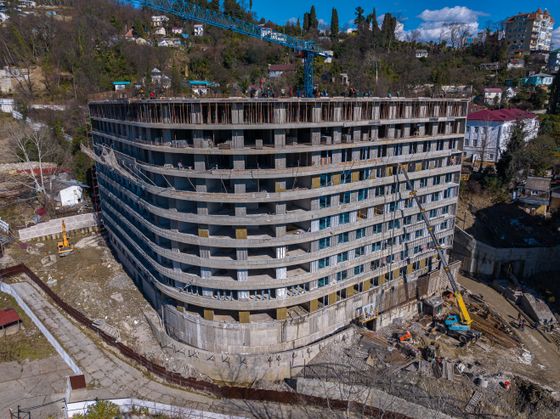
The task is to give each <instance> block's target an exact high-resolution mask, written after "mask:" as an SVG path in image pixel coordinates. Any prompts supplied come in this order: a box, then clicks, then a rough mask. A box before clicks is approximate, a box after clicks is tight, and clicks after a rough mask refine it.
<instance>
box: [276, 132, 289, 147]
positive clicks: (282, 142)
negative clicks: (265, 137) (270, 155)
mask: <svg viewBox="0 0 560 419" xmlns="http://www.w3.org/2000/svg"><path fill="white" fill-rule="evenodd" d="M284 146H286V130H284V129H275V130H274V147H276V148H282V147H284Z"/></svg>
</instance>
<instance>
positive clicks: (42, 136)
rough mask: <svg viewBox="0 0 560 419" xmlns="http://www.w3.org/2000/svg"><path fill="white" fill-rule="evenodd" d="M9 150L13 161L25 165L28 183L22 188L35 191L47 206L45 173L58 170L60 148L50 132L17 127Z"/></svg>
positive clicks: (24, 172)
mask: <svg viewBox="0 0 560 419" xmlns="http://www.w3.org/2000/svg"><path fill="white" fill-rule="evenodd" d="M8 135H9V137H8V138H9V140H10V145H9V150H8V152H9V153H10V154H11V155H12V157H13V159H14V160H16V161H18V162H21V163H25V165H24V168H23V169H24V170H22V172H21V173H23V175H24V176H25V177H26V178H27V182H21V184H22V186H25V187H28V188H30V189H32V190H34V191H35V193H36V194H37V197H38V198H39V200H40V201H41V202H42V203H43V204H46V203H47V201H48V197H47V190H46V187H45V177H46V176H45V172H46V171H48V169H51V168H53V165H54V167H55V168H56V166H57V164H56V163H55V162H56V160H57V159H58V157H59V151H60V147H59V145H58V144H57V142H56V140H55V139H54V137H53V136H52V135H51V133H50V131H49V130H48V129H46V128H43V129H40V130H38V131H35V130H33V129H32V128H30V127H29V126H27V125H25V124H24V123H21V124H18V125H16V126H15V127H14V128H13V129H11V130H10V132H9V134H8Z"/></svg>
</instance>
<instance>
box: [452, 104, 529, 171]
mask: <svg viewBox="0 0 560 419" xmlns="http://www.w3.org/2000/svg"><path fill="white" fill-rule="evenodd" d="M517 123H520V124H522V126H523V132H524V140H525V141H529V140H531V139H533V138H535V137H536V136H537V134H538V131H539V120H538V118H537V115H535V114H533V113H531V112H527V111H523V110H521V109H496V110H482V111H478V112H473V113H470V114H469V115H468V116H467V128H466V131H465V142H464V146H463V152H464V154H465V156H466V157H467V158H468V159H472V161H473V163H476V162H480V164H483V165H488V164H495V163H496V162H497V161H498V160H499V159H500V155H501V154H502V153H503V152H504V151H505V149H506V147H507V144H508V142H509V140H510V138H511V135H512V132H513V129H514V127H515V125H516V124H517Z"/></svg>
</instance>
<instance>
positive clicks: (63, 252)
mask: <svg viewBox="0 0 560 419" xmlns="http://www.w3.org/2000/svg"><path fill="white" fill-rule="evenodd" d="M56 248H57V251H58V256H60V257H64V256H68V255H70V254H72V253H73V252H74V248H73V247H72V245H71V244H70V241H69V240H68V235H67V234H66V223H65V222H64V220H62V241H60V242H58V243H57V244H56Z"/></svg>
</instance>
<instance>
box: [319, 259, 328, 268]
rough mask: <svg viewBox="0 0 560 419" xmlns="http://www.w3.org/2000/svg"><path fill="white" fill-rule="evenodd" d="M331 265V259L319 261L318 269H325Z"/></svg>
mask: <svg viewBox="0 0 560 419" xmlns="http://www.w3.org/2000/svg"><path fill="white" fill-rule="evenodd" d="M330 264H331V259H330V258H329V257H326V258H322V259H319V269H323V268H326V267H327V266H329V265H330Z"/></svg>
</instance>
